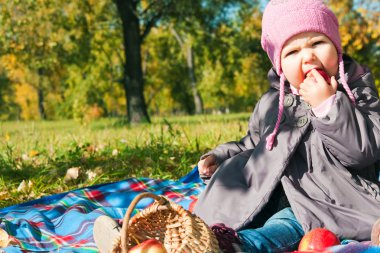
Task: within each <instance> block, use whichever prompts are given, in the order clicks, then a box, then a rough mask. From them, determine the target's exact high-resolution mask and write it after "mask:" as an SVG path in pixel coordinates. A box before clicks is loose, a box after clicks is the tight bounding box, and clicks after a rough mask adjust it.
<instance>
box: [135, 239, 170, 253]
mask: <svg viewBox="0 0 380 253" xmlns="http://www.w3.org/2000/svg"><path fill="white" fill-rule="evenodd" d="M128 252H129V253H167V251H166V249H165V247H164V245H162V243H161V242H160V241H158V240H156V239H148V240H146V241H143V242H142V243H140V244H138V245H136V246H133V247H132V248H131V249H130V250H129V251H128Z"/></svg>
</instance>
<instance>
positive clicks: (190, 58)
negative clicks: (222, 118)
mask: <svg viewBox="0 0 380 253" xmlns="http://www.w3.org/2000/svg"><path fill="white" fill-rule="evenodd" d="M186 56H187V68H188V70H189V78H190V85H191V90H192V92H193V98H194V104H195V114H201V113H203V101H202V97H201V95H200V94H199V92H198V89H197V80H196V78H195V70H194V54H193V48H192V46H191V45H188V46H187V54H186Z"/></svg>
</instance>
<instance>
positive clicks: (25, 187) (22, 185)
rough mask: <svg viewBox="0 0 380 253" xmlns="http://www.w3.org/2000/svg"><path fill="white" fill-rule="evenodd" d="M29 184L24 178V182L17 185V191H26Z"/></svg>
mask: <svg viewBox="0 0 380 253" xmlns="http://www.w3.org/2000/svg"><path fill="white" fill-rule="evenodd" d="M27 187H28V186H27V185H26V182H25V180H22V182H21V183H20V184H19V186H18V187H17V191H18V192H25V191H26V189H27Z"/></svg>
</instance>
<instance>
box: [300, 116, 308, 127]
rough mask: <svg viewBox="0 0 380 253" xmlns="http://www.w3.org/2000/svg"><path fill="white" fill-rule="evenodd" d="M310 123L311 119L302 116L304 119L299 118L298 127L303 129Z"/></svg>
mask: <svg viewBox="0 0 380 253" xmlns="http://www.w3.org/2000/svg"><path fill="white" fill-rule="evenodd" d="M308 121H309V118H308V117H307V116H302V117H300V118H298V120H297V126H298V127H303V126H304V125H306V124H307V122H308Z"/></svg>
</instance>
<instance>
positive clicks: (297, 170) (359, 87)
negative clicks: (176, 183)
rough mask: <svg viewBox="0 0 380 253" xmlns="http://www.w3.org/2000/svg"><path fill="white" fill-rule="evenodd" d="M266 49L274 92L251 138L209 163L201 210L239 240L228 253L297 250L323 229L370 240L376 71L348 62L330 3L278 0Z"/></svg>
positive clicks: (378, 127) (203, 166) (374, 212)
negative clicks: (306, 238)
mask: <svg viewBox="0 0 380 253" xmlns="http://www.w3.org/2000/svg"><path fill="white" fill-rule="evenodd" d="M261 43H262V47H263V49H264V50H265V51H266V52H267V54H268V57H269V58H270V60H271V62H272V64H273V68H272V69H271V70H270V71H269V74H268V78H269V81H270V83H271V87H270V89H269V90H268V92H266V93H265V94H264V95H263V96H262V98H261V99H260V101H259V102H258V103H257V105H256V107H255V109H254V111H253V114H252V116H251V118H250V120H249V129H248V133H247V135H246V136H245V137H244V138H242V139H241V140H240V141H239V142H229V143H226V144H222V145H220V146H218V147H216V148H215V149H214V150H212V151H210V152H208V153H207V154H205V155H203V156H202V157H201V160H200V161H199V163H198V169H199V173H200V175H201V176H202V177H203V178H205V182H206V183H207V184H208V185H207V187H206V189H205V191H204V192H203V193H202V194H201V196H200V198H199V200H198V203H197V205H196V206H195V209H194V212H195V213H196V214H197V215H199V216H200V217H201V218H202V219H203V220H205V221H206V223H207V224H209V225H210V226H212V225H213V230H214V231H215V232H216V233H217V236H219V237H220V236H223V234H224V235H229V236H232V239H231V238H230V239H231V240H230V241H231V242H233V243H234V244H233V245H234V246H235V247H232V244H227V245H225V244H223V243H221V247H223V248H224V249H225V250H226V251H228V252H233V251H234V250H236V248H241V249H242V250H243V251H244V252H285V251H292V250H294V249H296V248H297V246H298V243H299V241H300V239H301V238H302V236H303V235H304V233H305V232H308V231H310V230H311V229H313V228H317V227H325V228H327V229H329V230H331V231H332V232H333V233H335V234H336V235H337V236H338V237H339V238H341V239H343V238H346V239H356V240H369V239H370V237H371V229H372V226H373V224H374V223H375V221H376V220H377V218H379V216H380V184H379V182H378V177H379V175H378V174H379V169H378V168H379V166H376V165H378V159H379V157H380V101H379V98H378V94H377V90H376V87H375V85H374V80H373V77H372V75H371V72H370V70H369V69H368V68H366V67H365V66H362V65H359V64H358V63H356V62H355V61H354V60H353V59H351V58H350V57H348V56H346V55H343V52H342V46H341V40H340V35H339V26H338V21H337V18H336V16H335V15H334V14H333V12H332V11H331V10H330V9H328V8H327V7H326V6H325V5H324V4H323V1H322V0H271V1H270V2H269V4H268V5H267V7H266V9H265V11H264V16H263V20H262V37H261ZM376 224H377V225H374V226H373V230H372V235H377V236H378V235H379V230H380V228H379V227H380V225H379V222H377V223H376ZM235 231H237V233H235ZM234 235H235V237H234ZM373 237H376V236H373ZM220 242H226V240H223V239H221V240H220ZM374 242H376V241H374ZM377 243H378V239H377Z"/></svg>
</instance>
